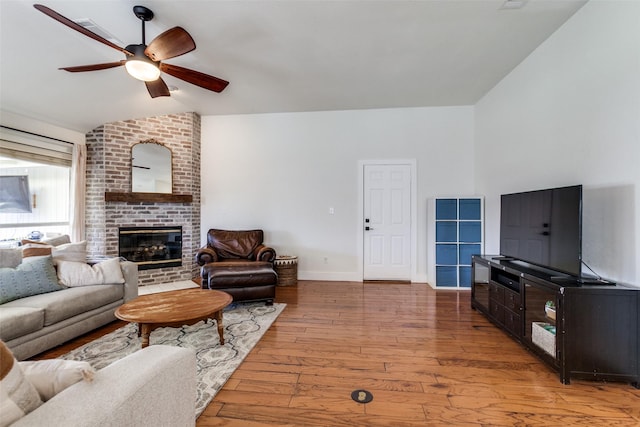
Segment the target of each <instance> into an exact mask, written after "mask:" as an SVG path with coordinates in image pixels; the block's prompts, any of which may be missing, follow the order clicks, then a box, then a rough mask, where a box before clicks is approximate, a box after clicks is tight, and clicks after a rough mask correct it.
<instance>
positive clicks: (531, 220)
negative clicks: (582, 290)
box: [500, 185, 582, 279]
mask: <svg viewBox="0 0 640 427" xmlns="http://www.w3.org/2000/svg"><path fill="white" fill-rule="evenodd" d="M500 254H501V255H503V256H506V257H512V258H515V259H516V260H520V261H524V262H526V263H529V264H534V265H536V266H540V267H544V268H546V269H549V270H553V271H557V272H560V273H564V274H568V275H570V276H574V277H577V278H578V279H579V278H580V277H581V271H582V186H581V185H575V186H571V187H561V188H550V189H546V190H537V191H527V192H523V193H512V194H503V195H502V196H501V200H500Z"/></svg>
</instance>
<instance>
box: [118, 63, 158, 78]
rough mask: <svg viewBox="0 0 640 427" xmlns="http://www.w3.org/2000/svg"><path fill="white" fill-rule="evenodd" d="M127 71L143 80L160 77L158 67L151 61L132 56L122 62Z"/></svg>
mask: <svg viewBox="0 0 640 427" xmlns="http://www.w3.org/2000/svg"><path fill="white" fill-rule="evenodd" d="M124 66H125V68H126V69H127V73H129V75H130V76H131V77H133V78H136V79H138V80H142V81H143V82H152V81H155V80H158V78H159V77H160V69H159V68H158V67H157V66H156V64H154V63H153V62H151V61H149V60H147V61H145V60H144V59H140V58H136V57H133V58H131V59H128V60H127V62H126V63H125V64H124Z"/></svg>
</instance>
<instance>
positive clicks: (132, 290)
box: [120, 261, 138, 302]
mask: <svg viewBox="0 0 640 427" xmlns="http://www.w3.org/2000/svg"><path fill="white" fill-rule="evenodd" d="M120 268H121V269H122V275H123V276H124V302H127V301H130V300H132V299H134V298H135V297H137V296H138V265H137V264H136V263H135V262H131V261H121V262H120Z"/></svg>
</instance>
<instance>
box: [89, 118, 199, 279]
mask: <svg viewBox="0 0 640 427" xmlns="http://www.w3.org/2000/svg"><path fill="white" fill-rule="evenodd" d="M86 138H87V195H86V218H85V219H86V239H87V252H88V255H89V256H90V257H91V256H97V255H106V256H119V244H120V230H121V229H123V228H124V229H130V228H131V229H133V228H136V227H137V228H149V227H158V228H162V227H169V228H180V229H181V244H182V250H181V251H182V253H181V254H180V255H181V262H180V263H179V264H180V265H176V264H178V263H177V262H173V263H171V264H170V265H169V264H167V266H161V267H160V268H146V267H145V268H144V269H139V273H138V276H139V284H140V285H151V284H158V283H165V282H172V281H178V280H189V279H192V278H193V277H197V276H198V275H199V269H198V265H197V264H196V263H195V261H194V254H195V252H196V251H197V249H198V248H199V246H200V116H198V115H197V114H195V113H182V114H171V115H167V116H157V117H150V118H145V119H137V120H126V121H122V122H114V123H108V124H105V125H102V126H100V127H98V128H96V129H94V130H93V131H91V132H89V133H88V134H87V136H86ZM147 140H154V141H156V142H158V143H160V144H162V145H164V146H166V147H167V148H169V149H170V150H171V152H172V166H173V174H172V176H173V194H172V195H168V194H167V195H166V196H165V197H163V195H150V196H153V197H148V198H146V199H145V197H136V198H132V197H123V198H117V197H116V198H114V197H107V195H109V194H114V193H117V194H120V195H124V196H127V195H131V194H129V193H131V147H132V146H133V145H134V144H137V143H139V142H141V141H147ZM134 194H135V193H134ZM137 194H138V195H140V194H141V193H137ZM185 195H188V196H189V197H184V196H185ZM172 196H174V197H172ZM185 199H186V200H190V201H184V200H185Z"/></svg>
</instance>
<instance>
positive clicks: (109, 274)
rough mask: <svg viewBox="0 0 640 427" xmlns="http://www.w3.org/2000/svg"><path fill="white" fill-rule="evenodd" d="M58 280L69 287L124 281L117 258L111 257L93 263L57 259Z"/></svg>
mask: <svg viewBox="0 0 640 427" xmlns="http://www.w3.org/2000/svg"><path fill="white" fill-rule="evenodd" d="M58 280H59V282H60V284H62V285H64V286H69V287H75V286H90V285H104V284H116V283H124V276H123V275H122V268H121V267H120V259H119V258H111V259H108V260H106V261H102V262H100V263H98V264H95V265H89V264H86V263H84V262H73V261H59V262H58Z"/></svg>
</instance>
